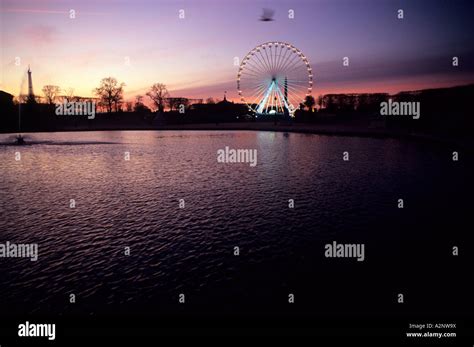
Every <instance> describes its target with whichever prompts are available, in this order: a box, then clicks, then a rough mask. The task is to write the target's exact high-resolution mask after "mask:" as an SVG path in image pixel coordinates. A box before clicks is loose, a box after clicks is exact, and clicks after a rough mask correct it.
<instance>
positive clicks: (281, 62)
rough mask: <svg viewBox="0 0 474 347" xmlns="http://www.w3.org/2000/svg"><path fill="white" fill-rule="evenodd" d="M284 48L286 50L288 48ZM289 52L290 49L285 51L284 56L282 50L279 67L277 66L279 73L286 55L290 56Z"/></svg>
mask: <svg viewBox="0 0 474 347" xmlns="http://www.w3.org/2000/svg"><path fill="white" fill-rule="evenodd" d="M284 48H286V46H285V47H284ZM288 51H289V50H288V49H285V53H284V55H282V52H281V50H280V55H279V58H278V65H277V70H278V71H281V66H282V64H283V61H284V60H285V58H286V55H287V54H288Z"/></svg>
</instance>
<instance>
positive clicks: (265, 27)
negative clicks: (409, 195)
mask: <svg viewBox="0 0 474 347" xmlns="http://www.w3.org/2000/svg"><path fill="white" fill-rule="evenodd" d="M1 6H2V7H1V34H2V36H1V52H0V55H1V69H2V71H1V73H0V89H2V90H6V91H7V92H10V93H12V94H15V95H18V94H19V93H20V91H21V90H22V91H23V92H24V90H25V88H26V86H25V83H24V82H23V83H22V81H24V74H25V71H26V69H27V66H28V64H30V65H31V68H32V70H33V81H34V86H35V92H36V93H37V94H40V93H41V92H40V91H41V88H42V86H43V85H45V84H54V85H59V86H60V87H61V88H65V89H66V88H69V87H72V88H74V89H75V91H76V94H78V95H82V96H90V95H92V90H93V88H95V87H96V86H97V85H98V84H99V81H100V80H101V78H103V77H107V76H113V77H116V78H117V79H118V80H119V81H121V82H122V81H123V82H125V83H126V88H125V92H126V94H125V96H126V98H133V96H134V95H136V94H145V93H146V90H147V89H148V88H149V86H150V85H152V84H153V83H156V82H161V83H165V84H166V85H167V86H168V89H169V90H170V92H171V94H172V95H173V96H187V97H198V98H207V97H209V96H212V97H215V98H222V96H223V94H224V91H227V95H228V97H229V98H231V99H236V100H237V90H236V75H237V69H238V67H236V66H234V64H233V63H234V57H239V58H240V59H241V58H243V57H244V56H245V55H246V54H247V52H249V51H250V50H251V49H252V48H254V47H255V46H257V45H258V44H261V43H263V42H266V41H286V42H289V43H291V44H293V45H294V46H296V47H297V48H299V49H300V50H301V51H302V52H303V53H304V54H305V55H306V56H307V57H308V59H309V62H310V63H311V66H312V68H313V71H314V80H315V85H314V93H313V94H314V95H319V94H324V93H328V92H357V91H359V92H360V91H368V92H372V91H386V92H397V91H400V90H409V89H421V88H428V87H439V86H450V85H457V84H466V83H472V82H474V77H473V76H474V66H473V61H474V60H473V58H474V53H473V50H472V45H471V43H472V42H474V37H473V34H472V32H474V31H473V30H472V25H471V24H470V22H471V21H472V18H473V15H474V5H472V4H470V2H469V1H450V2H446V1H435V0H433V1H420V0H418V1H414V0H407V1H400V0H399V1H390V0H386V1H384V0H373V1H369V0H365V1H362V0H346V1H338V0H336V1H317V0H311V1H295V0H292V1H270V0H266V1H248V0H238V1H237V0H232V1H225V0H220V1H197V0H194V1H141V0H138V1H115V0H106V1H100V2H99V1H97V0H94V1H88V0H74V1H42V0H40V1H23V0H3V1H2V5H1ZM262 8H272V9H274V10H275V16H274V19H275V20H274V21H271V22H261V21H259V20H258V19H259V17H260V15H261V13H262ZM70 9H74V10H75V11H76V18H75V19H70V18H69V10H70ZM180 9H183V10H184V11H185V18H184V19H180V18H179V10H180ZM290 9H292V10H294V13H295V18H294V19H290V18H288V11H289V10H290ZM398 9H403V10H404V16H405V18H404V19H403V20H399V19H397V10H398ZM345 56H348V57H349V58H350V65H349V67H343V66H342V58H343V57H345ZM453 56H458V57H459V59H460V66H458V67H456V68H455V67H452V65H451V61H452V57H453ZM15 57H20V58H21V64H20V66H16V65H15ZM127 57H128V59H129V62H130V64H129V65H127V64H126V62H127Z"/></svg>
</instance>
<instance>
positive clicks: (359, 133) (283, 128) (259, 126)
mask: <svg viewBox="0 0 474 347" xmlns="http://www.w3.org/2000/svg"><path fill="white" fill-rule="evenodd" d="M92 131H276V132H292V133H300V134H313V135H324V136H348V137H368V138H393V139H408V140H412V141H423V142H433V143H438V144H442V145H451V146H457V147H459V148H460V149H464V150H468V151H471V152H474V139H472V138H470V139H468V138H454V137H447V136H440V135H436V134H429V133H417V132H408V131H400V130H399V131H397V130H390V129H386V128H375V127H374V128H370V127H369V128H367V126H365V127H364V126H361V125H354V124H314V125H313V124H307V123H306V124H305V123H293V124H274V123H273V122H252V123H218V124H215V123H200V124H176V125H158V126H154V127H143V126H137V127H133V126H132V127H97V128H93V129H91V128H69V129H60V130H54V131H47V130H46V131H28V130H27V131H22V132H1V134H4V135H8V134H10V135H16V134H19V133H21V134H36V133H59V132H92Z"/></svg>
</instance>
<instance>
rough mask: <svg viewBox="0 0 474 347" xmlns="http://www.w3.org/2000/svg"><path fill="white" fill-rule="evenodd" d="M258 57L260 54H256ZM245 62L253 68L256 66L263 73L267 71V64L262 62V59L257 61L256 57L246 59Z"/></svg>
mask: <svg viewBox="0 0 474 347" xmlns="http://www.w3.org/2000/svg"><path fill="white" fill-rule="evenodd" d="M254 56H256V55H255V54H254ZM256 57H257V58H258V56H256ZM245 63H246V64H247V65H250V66H252V68H254V69H255V70H258V71H261V73H266V72H267V71H266V68H265V66H264V65H263V64H262V62H261V61H260V59H258V61H256V60H255V59H254V60H250V59H247V60H246V61H245Z"/></svg>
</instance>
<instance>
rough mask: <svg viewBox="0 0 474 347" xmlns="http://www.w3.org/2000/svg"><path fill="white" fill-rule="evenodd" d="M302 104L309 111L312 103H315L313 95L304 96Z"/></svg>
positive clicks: (312, 105)
mask: <svg viewBox="0 0 474 347" xmlns="http://www.w3.org/2000/svg"><path fill="white" fill-rule="evenodd" d="M304 105H305V106H306V107H307V108H308V111H311V110H312V109H313V107H314V105H316V101H315V100H314V97H313V96H312V95H306V98H304Z"/></svg>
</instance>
